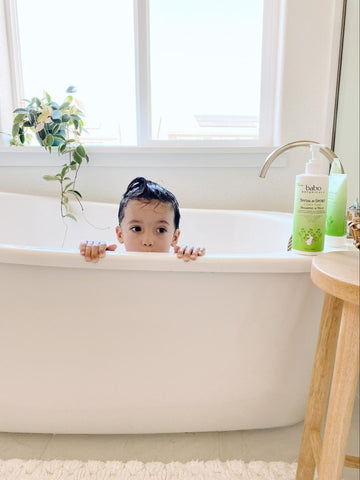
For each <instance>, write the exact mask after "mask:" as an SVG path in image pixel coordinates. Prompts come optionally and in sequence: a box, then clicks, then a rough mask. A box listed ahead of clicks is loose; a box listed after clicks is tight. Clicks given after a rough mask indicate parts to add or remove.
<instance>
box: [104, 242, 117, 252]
mask: <svg viewBox="0 0 360 480" xmlns="http://www.w3.org/2000/svg"><path fill="white" fill-rule="evenodd" d="M116 249H117V245H116V244H115V243H112V244H111V245H108V246H107V247H106V250H108V251H109V252H114V251H115V250H116Z"/></svg>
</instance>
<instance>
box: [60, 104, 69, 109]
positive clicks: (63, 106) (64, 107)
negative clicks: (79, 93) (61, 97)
mask: <svg viewBox="0 0 360 480" xmlns="http://www.w3.org/2000/svg"><path fill="white" fill-rule="evenodd" d="M69 107H70V102H64V103H63V104H61V105H60V107H59V109H60V110H66V109H67V108H69Z"/></svg>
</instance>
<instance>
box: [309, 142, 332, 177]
mask: <svg viewBox="0 0 360 480" xmlns="http://www.w3.org/2000/svg"><path fill="white" fill-rule="evenodd" d="M321 147H323V145H321V144H320V143H312V144H311V145H310V150H311V155H312V158H311V159H310V160H309V161H308V162H307V164H306V167H305V173H307V174H309V175H327V168H326V166H325V164H324V161H323V158H322V155H321V154H320V148H321Z"/></svg>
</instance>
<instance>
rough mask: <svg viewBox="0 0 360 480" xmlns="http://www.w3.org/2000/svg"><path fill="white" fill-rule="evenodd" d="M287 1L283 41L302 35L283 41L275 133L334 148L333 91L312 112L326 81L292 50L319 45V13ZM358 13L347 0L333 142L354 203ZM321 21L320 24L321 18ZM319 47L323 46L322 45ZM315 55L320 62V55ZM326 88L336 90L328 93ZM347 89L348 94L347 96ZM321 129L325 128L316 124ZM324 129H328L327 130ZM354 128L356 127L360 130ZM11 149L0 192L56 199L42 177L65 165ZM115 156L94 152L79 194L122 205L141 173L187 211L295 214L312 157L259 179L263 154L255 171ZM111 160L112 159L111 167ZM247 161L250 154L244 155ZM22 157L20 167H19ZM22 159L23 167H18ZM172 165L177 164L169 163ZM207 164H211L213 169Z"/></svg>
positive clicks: (1, 169) (301, 153)
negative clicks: (292, 92) (293, 119)
mask: <svg viewBox="0 0 360 480" xmlns="http://www.w3.org/2000/svg"><path fill="white" fill-rule="evenodd" d="M284 1H285V0H284ZM324 1H325V3H327V2H328V0H321V1H320V0H319V4H320V3H321V2H324ZM304 2H305V3H306V2H307V3H309V6H308V10H309V11H312V12H314V10H315V4H314V3H313V0H303V2H302V3H304ZM285 3H286V4H287V10H288V13H290V16H289V18H288V20H287V21H286V22H285V24H284V29H283V30H284V38H285V39H286V35H288V34H289V32H293V31H294V29H295V30H296V32H297V34H296V36H295V40H294V41H293V42H292V43H291V42H285V46H286V48H284V49H283V52H282V55H283V56H284V58H286V59H287V62H288V67H287V68H286V69H283V70H282V72H281V75H282V77H281V78H282V81H281V92H280V93H279V95H280V97H281V98H280V100H279V103H278V105H279V109H278V114H279V115H281V118H282V119H283V126H284V128H282V134H281V135H279V136H278V140H279V141H281V142H282V143H286V142H289V141H294V140H300V139H310V140H317V141H321V142H325V143H327V144H328V145H329V138H330V135H329V133H330V130H331V128H329V124H331V112H330V110H331V108H329V104H331V101H330V100H331V98H330V97H331V94H329V98H325V99H322V103H321V108H318V107H317V106H316V108H314V102H315V101H316V99H317V98H318V94H319V81H320V80H321V79H320V77H316V75H312V72H313V68H314V66H315V64H316V62H315V60H314V58H313V59H312V60H311V62H310V63H309V64H307V63H306V62H307V58H306V57H305V56H304V55H302V56H297V55H296V54H295V53H294V52H296V50H295V46H296V45H295V44H296V43H297V41H298V40H299V42H300V48H302V46H303V45H304V44H307V45H311V44H312V43H313V44H314V48H313V50H314V51H315V50H316V48H317V47H319V45H316V42H314V41H313V39H312V37H311V35H312V32H315V31H316V30H315V29H316V21H315V16H314V15H315V14H314V13H312V15H310V17H308V18H304V13H300V12H299V11H298V5H299V2H298V0H289V1H286V2H285ZM339 3H340V0H339ZM328 5H329V4H328ZM316 8H317V7H316ZM356 8H357V9H358V2H357V0H351V1H349V12H348V15H347V22H348V24H349V28H347V38H346V42H345V52H344V73H343V75H342V89H341V92H342V96H341V102H340V112H339V113H340V114H339V122H338V137H337V144H336V150H337V153H338V155H339V156H340V155H341V158H342V161H343V164H344V167H345V170H346V172H347V173H349V175H350V182H349V183H350V188H349V198H351V199H352V198H355V197H356V192H357V191H358V169H359V155H358V143H359V142H358V139H359V137H358V128H356V121H354V116H356V111H355V112H354V104H356V105H357V112H358V99H359V97H358V90H357V89H358V73H357V80H356V75H355V73H356V66H355V60H354V59H357V61H358V49H359V44H358V31H359V27H358V15H356V12H354V9H355V10H356ZM322 11H323V10H322ZM320 13H321V8H320V6H319V15H320ZM301 15H303V17H302V16H301ZM356 19H357V25H356ZM310 20H311V25H313V24H314V22H315V24H314V25H313V26H312V27H311V28H310V27H309V21H310ZM317 24H319V22H318V21H317ZM325 30H326V29H325ZM332 33H333V32H328V37H325V38H326V42H328V43H329V44H330V43H331V42H332V37H331V35H332ZM321 38H322V39H323V38H324V37H321ZM322 42H323V43H324V42H325V41H324V40H322ZM297 48H298V47H297ZM319 48H320V47H319ZM329 48H330V47H329ZM316 55H317V57H319V53H318V52H317V53H316ZM325 60H326V61H325ZM335 66H336V65H335ZM332 69H334V61H333V60H332V59H330V58H327V59H323V58H322V62H321V71H322V72H324V74H323V75H322V80H321V81H322V82H323V83H324V82H325V83H326V82H328V78H330V73H331V70H332ZM291 79H292V80H291ZM309 79H310V81H309ZM290 81H293V82H295V83H296V88H297V89H298V101H296V102H290V101H289V100H288V99H287V95H288V89H287V87H286V86H287V85H288V84H289V82H290ZM306 91H308V92H310V93H309V95H306ZM321 91H322V90H321ZM327 91H331V88H330V89H329V90H327ZM343 92H346V97H345V95H344V94H343ZM351 92H352V93H351ZM356 102H357V103H356ZM355 110H356V108H355ZM294 111H296V112H299V118H300V115H301V118H302V120H301V121H300V120H299V122H297V123H296V124H295V125H296V128H295V127H294V126H292V127H291V128H286V127H287V125H288V123H287V122H286V116H287V115H289V114H290V113H291V112H292V113H294ZM307 111H308V114H307V113H306V112H307ZM329 112H330V113H329ZM357 122H358V115H357ZM310 125H311V128H310V127H309V126H310ZM317 125H320V126H319V127H317ZM326 125H327V128H325V127H326ZM357 127H358V123H357ZM353 130H356V132H355V131H353ZM350 131H351V133H350ZM356 135H357V136H356ZM344 136H345V137H346V138H344ZM306 137H307V138H306ZM349 137H350V138H349ZM344 145H346V147H345V146H344ZM350 145H351V147H350ZM356 147H357V150H356ZM10 150H11V152H9V151H6V149H5V150H3V151H1V150H0V190H3V191H15V192H25V193H38V194H40V195H52V196H55V195H57V186H56V185H54V183H52V182H45V181H44V180H42V178H41V177H42V175H43V174H45V173H52V172H53V173H56V171H57V169H55V168H52V167H51V166H49V165H50V164H51V162H54V163H55V164H59V163H61V159H60V160H59V159H58V157H57V155H56V153H55V154H54V153H53V155H52V157H51V159H50V161H49V160H47V161H45V162H43V159H44V158H45V157H44V152H39V153H36V152H34V153H32V154H31V155H28V154H26V155H24V154H22V155H20V154H17V153H15V152H14V151H13V150H12V149H10ZM37 156H38V157H39V160H40V162H39V164H38V165H37V164H36V162H33V159H34V158H35V157H37ZM114 156H115V157H116V155H115V154H112V155H110V154H106V153H104V152H97V153H96V152H92V153H91V164H90V165H88V166H84V168H82V171H81V175H80V179H79V182H78V189H79V190H80V191H81V192H82V193H83V195H84V197H85V199H89V200H96V201H106V202H116V203H117V202H118V201H119V199H120V197H121V195H122V193H123V192H124V190H125V187H126V186H127V184H128V183H129V181H130V180H132V178H133V177H135V176H138V175H143V176H147V177H149V178H151V179H152V180H154V181H156V182H159V183H161V184H164V185H165V186H166V187H167V188H169V189H170V190H172V191H173V192H174V193H175V195H176V196H177V197H178V199H179V201H180V204H181V205H182V206H184V207H200V208H229V209H236V208H240V209H264V210H281V211H291V210H292V208H293V198H294V182H295V176H296V174H298V173H302V172H303V170H304V163H305V160H306V159H307V158H308V157H309V153H308V152H307V149H304V148H300V149H296V150H291V151H290V152H288V154H287V155H286V156H285V157H284V158H281V159H278V160H277V161H276V162H275V163H274V166H273V167H271V169H270V170H269V172H268V174H267V177H266V179H260V178H259V177H258V171H259V166H258V165H259V159H260V158H262V159H264V158H265V157H266V154H265V153H264V152H263V153H261V154H260V155H259V159H258V161H257V162H256V165H257V166H256V167H244V166H243V164H242V160H241V159H240V160H239V162H237V161H236V158H235V157H236V155H232V156H231V158H230V161H229V160H228V157H226V158H225V157H224V162H225V166H224V165H223V164H222V163H221V162H218V163H216V162H214V163H212V162H211V154H209V155H206V154H205V155H199V154H194V155H193V156H192V158H194V161H193V162H185V163H183V164H182V163H181V162H177V161H176V154H172V155H170V154H169V155H168V160H169V166H167V165H166V164H165V162H164V161H161V162H157V163H156V164H155V166H154V165H152V164H151V161H149V158H144V159H143V160H142V161H140V162H139V161H137V163H136V166H135V165H134V166H133V165H132V162H133V159H134V158H135V157H134V155H133V154H132V153H129V154H128V155H121V158H119V162H118V164H117V165H114V161H113V157H114ZM160 156H161V155H160ZM164 156H165V157H166V155H162V157H164ZM240 156H241V155H239V157H240ZM25 157H26V158H25ZM110 157H111V162H107V160H108V159H109V158H110ZM198 157H199V159H198ZM200 157H201V158H200ZM242 157H246V154H244V155H242ZM19 158H20V162H18V160H19ZM27 158H29V166H26V165H27V160H26V159H27ZM102 160H105V162H107V163H106V165H109V166H101V165H100V163H101V161H102ZM207 160H209V161H207ZM17 162H18V166H16V163H17ZM42 162H43V163H44V165H43V164H42ZM173 162H175V165H176V166H170V165H171V164H172V163H173ZM209 163H210V164H211V165H212V166H209ZM45 164H46V165H45ZM279 165H284V166H279Z"/></svg>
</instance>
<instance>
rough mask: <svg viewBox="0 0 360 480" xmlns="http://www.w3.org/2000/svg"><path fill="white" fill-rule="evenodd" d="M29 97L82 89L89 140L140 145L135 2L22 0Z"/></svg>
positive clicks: (61, 96) (21, 27)
mask: <svg viewBox="0 0 360 480" xmlns="http://www.w3.org/2000/svg"><path fill="white" fill-rule="evenodd" d="M17 8H18V21H19V37H20V45H21V58H22V68H23V79H24V97H25V98H32V97H34V96H38V97H42V96H43V91H44V90H46V91H47V92H49V93H50V95H51V96H52V98H53V99H54V100H55V101H57V102H61V101H62V100H63V99H64V98H65V97H66V95H67V94H66V93H65V90H66V88H67V87H68V86H69V85H74V86H76V88H77V93H75V94H74V97H75V98H76V99H77V100H78V101H79V103H80V108H81V107H82V109H83V111H84V113H85V118H84V123H85V128H86V129H87V130H88V132H89V135H88V136H87V135H86V133H85V132H84V134H83V136H82V139H84V141H85V142H86V143H95V144H96V143H106V144H122V145H135V144H136V143H137V135H136V100H135V69H134V19H133V15H134V12H133V2H132V0H106V1H98V0H62V1H61V2H56V1H54V0H31V1H29V0H17Z"/></svg>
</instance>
